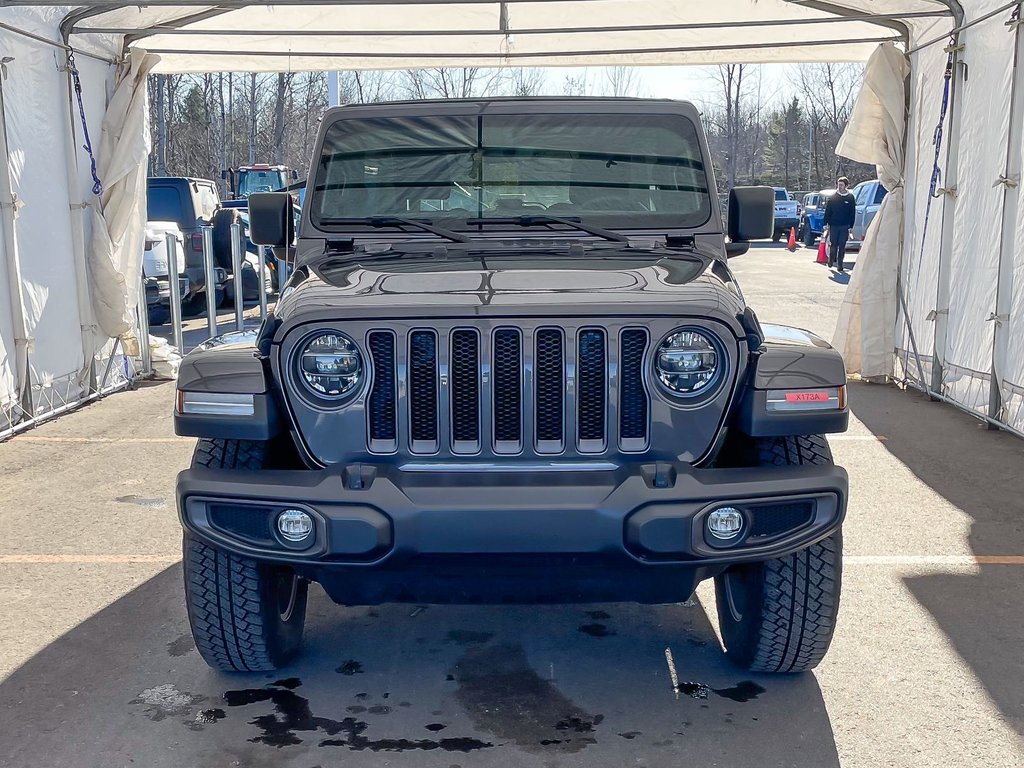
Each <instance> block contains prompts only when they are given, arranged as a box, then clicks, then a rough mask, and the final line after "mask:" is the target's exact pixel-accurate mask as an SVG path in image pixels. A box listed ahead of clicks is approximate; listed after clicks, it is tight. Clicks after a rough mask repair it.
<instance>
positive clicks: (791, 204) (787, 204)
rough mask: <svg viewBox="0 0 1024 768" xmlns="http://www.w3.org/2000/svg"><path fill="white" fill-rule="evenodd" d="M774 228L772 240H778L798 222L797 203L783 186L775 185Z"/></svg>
mask: <svg viewBox="0 0 1024 768" xmlns="http://www.w3.org/2000/svg"><path fill="white" fill-rule="evenodd" d="M774 189H775V229H774V231H773V232H772V240H775V241H776V242H778V241H779V240H783V239H785V238H786V237H787V236H788V235H789V230H790V229H792V228H793V227H795V226H796V225H797V224H799V223H800V214H799V210H798V208H799V205H798V203H797V201H796V200H794V199H793V197H792V195H790V194H789V192H787V191H786V189H785V187H775V188H774Z"/></svg>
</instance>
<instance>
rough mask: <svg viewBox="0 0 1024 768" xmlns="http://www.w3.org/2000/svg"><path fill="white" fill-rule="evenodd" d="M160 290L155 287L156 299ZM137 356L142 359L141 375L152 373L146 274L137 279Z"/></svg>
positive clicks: (158, 297) (158, 298)
mask: <svg viewBox="0 0 1024 768" xmlns="http://www.w3.org/2000/svg"><path fill="white" fill-rule="evenodd" d="M159 300H160V292H159V289H157V301H158V302H159ZM138 312H139V357H140V358H141V359H142V375H143V376H149V375H151V374H152V373H153V355H152V351H151V350H150V348H149V302H148V300H147V299H146V276H145V275H143V276H142V279H141V280H139V309H138Z"/></svg>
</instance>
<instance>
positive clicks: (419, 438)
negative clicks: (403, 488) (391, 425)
mask: <svg viewBox="0 0 1024 768" xmlns="http://www.w3.org/2000/svg"><path fill="white" fill-rule="evenodd" d="M409 433H410V436H411V438H412V450H413V453H434V452H436V451H437V334H435V333H434V332H433V331H413V332H412V333H411V334H409Z"/></svg>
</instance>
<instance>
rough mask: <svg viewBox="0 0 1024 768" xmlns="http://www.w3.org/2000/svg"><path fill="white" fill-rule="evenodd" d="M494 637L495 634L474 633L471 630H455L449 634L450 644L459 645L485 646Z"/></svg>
mask: <svg viewBox="0 0 1024 768" xmlns="http://www.w3.org/2000/svg"><path fill="white" fill-rule="evenodd" d="M493 637H494V633H493V632H473V631H472V630H469V629H453V630H452V631H451V632H449V633H448V642H449V643H455V644H457V645H483V644H484V643H486V642H487V641H489V640H490V639H491V638H493Z"/></svg>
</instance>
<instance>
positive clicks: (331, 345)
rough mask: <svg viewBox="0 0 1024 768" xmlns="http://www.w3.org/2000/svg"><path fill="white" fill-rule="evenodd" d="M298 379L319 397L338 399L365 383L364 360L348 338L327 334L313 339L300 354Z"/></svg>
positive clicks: (333, 333) (337, 334)
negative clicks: (362, 382) (363, 380)
mask: <svg viewBox="0 0 1024 768" xmlns="http://www.w3.org/2000/svg"><path fill="white" fill-rule="evenodd" d="M299 378H301V379H302V382H303V383H304V384H305V385H306V386H307V387H308V388H309V390H310V391H311V392H312V393H313V394H315V395H319V396H320V397H325V398H328V399H336V398H340V397H344V396H345V395H347V394H349V393H350V392H352V391H353V390H354V389H355V388H356V387H357V386H358V385H359V382H360V381H362V378H363V361H362V357H361V356H360V355H359V349H358V348H357V347H356V345H355V342H354V341H352V339H350V338H349V337H348V336H344V335H342V334H340V333H335V332H333V331H326V332H325V333H321V334H320V335H319V336H314V337H313V338H312V339H310V340H309V341H308V342H306V345H305V346H304V347H303V348H302V350H301V352H299Z"/></svg>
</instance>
